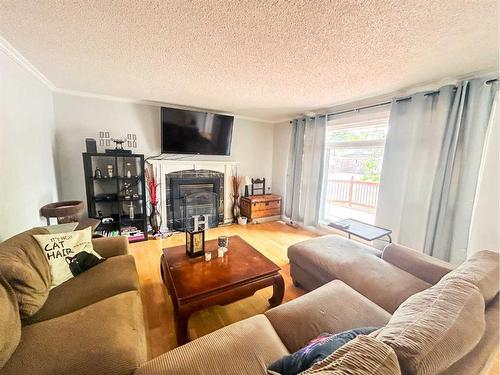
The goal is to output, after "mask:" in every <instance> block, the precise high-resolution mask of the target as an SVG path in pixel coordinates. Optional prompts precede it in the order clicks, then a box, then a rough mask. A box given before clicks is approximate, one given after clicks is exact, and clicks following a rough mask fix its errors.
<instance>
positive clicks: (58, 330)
mask: <svg viewBox="0 0 500 375" xmlns="http://www.w3.org/2000/svg"><path fill="white" fill-rule="evenodd" d="M43 233H47V231H46V229H43V228H36V229H32V230H30V231H27V232H24V233H21V234H18V235H17V236H14V237H13V238H11V239H9V240H7V241H4V242H3V243H1V244H0V284H1V286H0V290H1V292H2V293H0V296H1V297H0V298H1V301H0V317H3V316H6V314H5V312H4V311H7V309H8V306H9V305H10V306H12V304H13V303H16V304H17V302H18V301H21V302H29V304H28V305H23V306H27V307H26V308H23V312H22V314H24V315H26V312H29V311H28V310H36V309H37V308H38V307H40V306H41V308H39V310H38V311H36V313H34V314H33V315H31V316H23V317H22V319H21V317H20V316H19V311H18V310H17V309H15V310H12V309H11V310H9V311H10V313H9V314H8V316H9V319H11V322H12V323H11V324H10V328H9V331H8V332H6V331H4V332H0V364H1V361H2V357H4V359H5V357H6V356H7V354H8V352H10V351H12V349H14V351H13V353H12V355H11V356H10V358H9V359H8V360H7V362H6V363H5V365H4V366H3V368H0V374H1V375H7V374H8V375H10V374H12V375H21V374H47V375H49V374H50V375H54V374H131V373H133V372H134V370H135V369H136V368H137V367H138V366H139V365H140V364H142V363H144V362H145V361H146V360H147V351H146V350H147V349H146V348H147V345H146V340H145V331H144V320H143V319H144V317H143V310H142V304H141V299H140V294H139V282H138V276H137V271H136V268H135V262H134V258H133V257H132V255H128V241H127V240H126V239H125V238H124V237H117V238H109V239H95V240H93V245H94V249H95V250H96V251H97V252H98V253H99V254H100V255H101V256H103V257H105V258H108V259H107V260H106V261H105V262H103V263H101V264H98V265H97V266H95V267H94V268H92V269H90V270H88V271H86V272H84V273H83V274H81V275H79V276H78V277H75V278H73V279H70V280H68V281H67V282H65V283H63V284H61V285H59V286H57V287H55V288H53V289H52V290H50V291H49V290H48V288H49V286H50V272H49V269H48V263H47V262H46V261H45V259H44V258H43V254H42V253H40V251H41V249H40V247H39V246H38V244H37V243H36V241H35V240H34V239H33V237H32V234H43ZM40 254H41V255H42V257H39V256H38V255H40ZM26 267H27V268H26ZM15 289H16V290H15ZM35 306H38V307H35ZM24 310H26V311H24ZM12 311H15V312H14V313H12ZM4 327H5V325H4V324H2V328H4ZM2 328H0V330H1V329H2ZM6 330H7V329H6ZM17 330H19V331H20V341H19V342H18V343H15V342H7V341H8V340H11V339H14V340H15V338H16V337H17V336H18V333H16V332H17ZM0 367H1V366H0Z"/></svg>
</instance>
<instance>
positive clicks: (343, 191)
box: [326, 178, 379, 208]
mask: <svg viewBox="0 0 500 375" xmlns="http://www.w3.org/2000/svg"><path fill="white" fill-rule="evenodd" d="M378 187H379V182H369V181H356V180H354V178H351V179H350V180H335V179H329V180H328V185H327V189H326V199H327V201H330V202H337V203H347V205H348V206H349V207H352V206H362V207H369V208H375V207H377V198H378Z"/></svg>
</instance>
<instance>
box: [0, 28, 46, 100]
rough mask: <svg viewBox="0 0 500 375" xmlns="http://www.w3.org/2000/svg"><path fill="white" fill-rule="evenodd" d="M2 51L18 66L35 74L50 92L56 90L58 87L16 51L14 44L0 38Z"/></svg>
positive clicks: (0, 49)
mask: <svg viewBox="0 0 500 375" xmlns="http://www.w3.org/2000/svg"><path fill="white" fill-rule="evenodd" d="M0 51H2V52H4V53H5V54H6V55H7V56H9V57H10V58H11V59H12V60H14V61H15V62H16V63H17V64H19V65H20V66H22V67H23V68H24V69H26V70H27V71H28V72H30V73H31V74H33V76H35V77H36V78H37V79H38V80H39V81H40V82H42V83H43V84H44V85H45V86H47V87H48V88H49V89H50V90H52V91H53V90H55V89H56V86H55V85H54V84H53V83H52V82H51V81H50V80H49V79H48V78H47V77H45V76H44V75H43V73H42V72H40V71H39V70H38V69H37V68H35V66H34V65H33V64H31V63H30V62H29V61H28V60H27V59H26V58H25V57H24V56H23V55H22V54H21V53H20V52H19V51H18V50H16V49H15V48H14V47H13V46H12V44H10V43H9V42H8V41H7V40H6V39H5V38H3V37H2V36H0Z"/></svg>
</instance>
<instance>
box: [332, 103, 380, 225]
mask: <svg viewBox="0 0 500 375" xmlns="http://www.w3.org/2000/svg"><path fill="white" fill-rule="evenodd" d="M388 121H389V110H388V108H387V107H377V108H373V109H371V110H366V111H362V112H351V113H350V114H344V115H343V116H341V117H340V116H339V117H338V118H334V119H333V120H330V121H329V122H328V127H327V131H326V163H325V164H326V165H325V168H326V173H325V188H324V195H323V199H324V202H323V220H324V221H325V222H331V221H335V220H339V219H343V218H353V219H357V220H360V221H363V222H366V223H373V222H374V220H375V211H376V208H377V198H378V189H379V184H380V173H381V170H382V161H383V157H384V145H385V139H386V136H387V125H388Z"/></svg>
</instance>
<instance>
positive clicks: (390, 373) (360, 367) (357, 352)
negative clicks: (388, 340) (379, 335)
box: [300, 335, 401, 375]
mask: <svg viewBox="0 0 500 375" xmlns="http://www.w3.org/2000/svg"><path fill="white" fill-rule="evenodd" d="M310 374H319V375H401V369H400V367H399V362H398V357H397V356H396V353H395V352H394V350H393V349H392V348H391V347H390V346H389V345H386V344H384V343H383V342H380V341H378V340H377V339H375V338H373V337H370V336H363V335H360V336H358V337H356V338H355V339H354V340H352V341H349V342H348V343H347V344H345V345H344V346H342V347H341V348H339V349H338V350H336V351H335V353H333V354H331V355H329V356H328V357H327V358H325V359H324V360H323V361H321V362H317V363H315V364H314V365H312V367H311V368H309V369H307V370H306V371H304V372H303V373H301V374H300V375H310Z"/></svg>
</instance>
